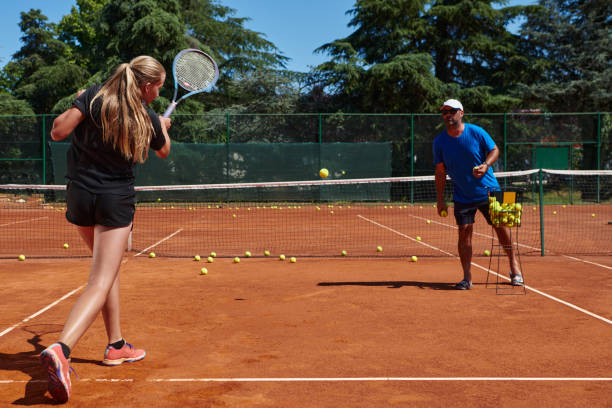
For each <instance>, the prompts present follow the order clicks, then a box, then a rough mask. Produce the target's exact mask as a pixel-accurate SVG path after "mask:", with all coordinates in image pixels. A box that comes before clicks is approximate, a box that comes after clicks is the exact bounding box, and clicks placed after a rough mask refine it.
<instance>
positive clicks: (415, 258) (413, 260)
mask: <svg viewBox="0 0 612 408" xmlns="http://www.w3.org/2000/svg"><path fill="white" fill-rule="evenodd" d="M410 260H411V261H412V262H416V261H418V260H419V258H417V257H416V255H412V257H411V258H410Z"/></svg>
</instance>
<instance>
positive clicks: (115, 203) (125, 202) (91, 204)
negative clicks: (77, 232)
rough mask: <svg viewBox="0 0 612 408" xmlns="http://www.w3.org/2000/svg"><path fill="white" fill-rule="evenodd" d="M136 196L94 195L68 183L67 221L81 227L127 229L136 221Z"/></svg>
mask: <svg viewBox="0 0 612 408" xmlns="http://www.w3.org/2000/svg"><path fill="white" fill-rule="evenodd" d="M135 201H136V195H135V194H134V193H131V194H129V193H128V194H107V193H105V194H94V193H91V192H89V191H87V190H86V189H84V188H82V187H80V186H78V185H77V184H75V183H73V182H69V183H68V188H67V194H66V207H67V209H66V219H67V220H68V221H69V222H71V223H72V224H75V225H78V226H81V227H91V226H94V225H104V226H106V227H126V226H128V225H130V224H131V223H132V221H133V220H134V211H135V209H136V207H135Z"/></svg>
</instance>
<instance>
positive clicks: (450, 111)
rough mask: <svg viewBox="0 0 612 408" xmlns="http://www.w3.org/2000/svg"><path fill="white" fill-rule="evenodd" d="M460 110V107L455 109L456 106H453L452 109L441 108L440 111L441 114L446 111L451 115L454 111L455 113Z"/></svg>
mask: <svg viewBox="0 0 612 408" xmlns="http://www.w3.org/2000/svg"><path fill="white" fill-rule="evenodd" d="M460 110H461V109H457V108H453V109H442V110H441V111H440V112H442V114H443V115H444V114H447V113H450V114H453V115H454V114H455V113H457V112H458V111H460Z"/></svg>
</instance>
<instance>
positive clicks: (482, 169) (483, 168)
mask: <svg viewBox="0 0 612 408" xmlns="http://www.w3.org/2000/svg"><path fill="white" fill-rule="evenodd" d="M487 170H489V165H488V164H487V163H482V164H481V165H480V166H474V169H473V170H472V172H473V174H474V177H476V178H481V177H482V176H484V175H485V173H486V172H487Z"/></svg>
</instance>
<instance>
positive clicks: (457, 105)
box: [440, 99, 463, 110]
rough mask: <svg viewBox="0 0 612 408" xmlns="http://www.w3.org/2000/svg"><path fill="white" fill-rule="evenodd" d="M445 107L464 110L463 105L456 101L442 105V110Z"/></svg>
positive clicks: (452, 100) (451, 100)
mask: <svg viewBox="0 0 612 408" xmlns="http://www.w3.org/2000/svg"><path fill="white" fill-rule="evenodd" d="M445 106H450V107H451V108H454V109H459V110H463V105H462V104H461V102H459V101H458V100H456V99H449V100H447V101H445V102H444V103H443V104H442V107H441V108H440V110H442V109H443V108H444V107H445Z"/></svg>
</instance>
